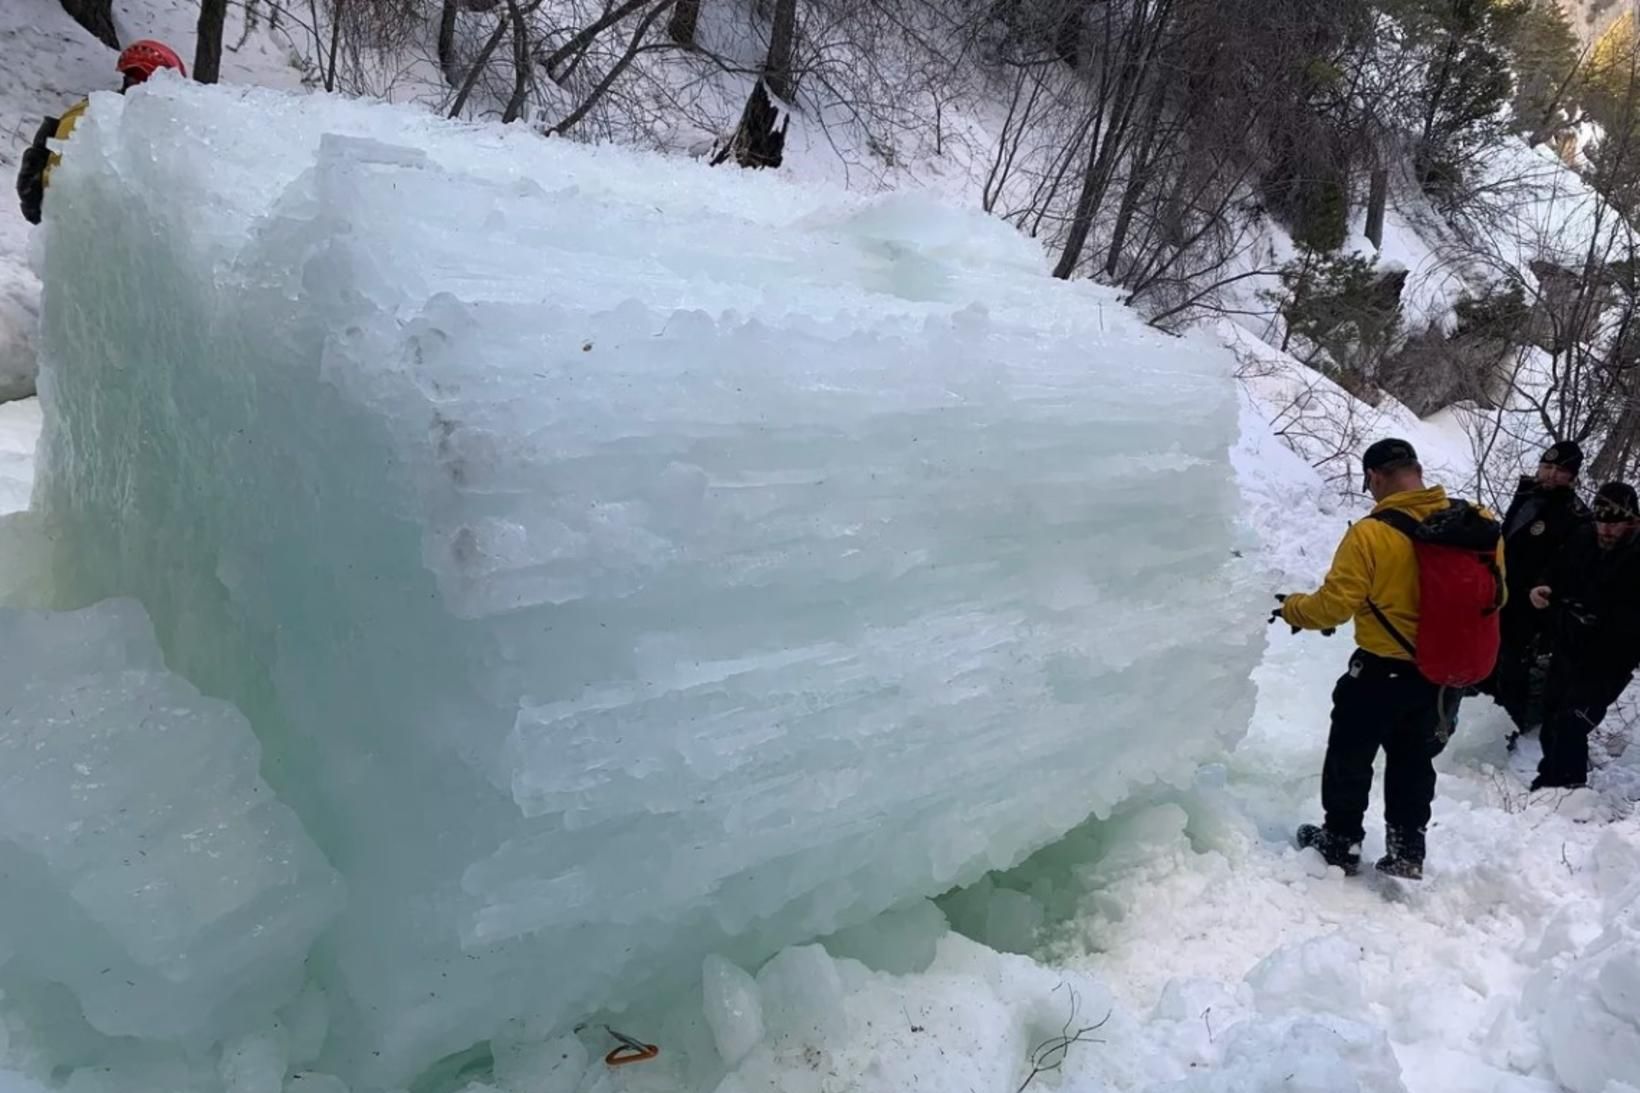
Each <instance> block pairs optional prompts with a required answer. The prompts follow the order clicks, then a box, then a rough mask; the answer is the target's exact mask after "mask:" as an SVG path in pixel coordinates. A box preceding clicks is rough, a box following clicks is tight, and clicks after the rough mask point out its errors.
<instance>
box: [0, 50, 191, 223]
mask: <svg viewBox="0 0 1640 1093" xmlns="http://www.w3.org/2000/svg"><path fill="white" fill-rule="evenodd" d="M115 65H116V67H117V68H118V70H119V73H120V76H121V77H122V78H123V81H124V82H123V83H122V85H121V87H120V93H121V94H122V95H123V94H124V93H125V92H127V91H129V90H131V88H133V87H135V86H136V85H137V84H139V83H142V82H143V81H144V80H146V79H147V78H148V77H150V76H152V75H153V74H154V73H155V72H158V71H159V70H160V69H162V68H171V69H175V70H176V71H177V72H178V73H180V74H181V75H184V76H186V75H187V74H188V70H187V69H186V68H184V67H183V64H182V58H181V57H178V56H177V55H176V51H175V50H173V49H172V48H171V47H170V46H168V45H166V44H165V43H163V42H156V41H154V40H152V39H150V38H144V39H142V40H140V41H136V42H132V43H131V44H130V45H128V46H126V47H125V49H123V50H122V51H121V52H120V56H119V60H118V61H116V62H115ZM90 105H91V100H90V99H81V100H80V101H79V102H77V103H75V104H74V105H73V106H71V107H69V108H68V109H67V110H65V111H63V113H62V116H61V117H56V118H46V119H45V121H43V122H41V123H40V128H39V130H38V131H36V132H35V134H34V141H33V143H32V144H30V145H29V146H28V148H26V149H24V151H23V161H22V164H21V166H20V167H19V168H18V171H17V199H18V201H19V202H20V203H21V204H22V207H23V218H24V219H25V220H27V221H28V222H29V223H30V224H38V223H39V222H40V218H41V216H42V214H43V213H44V212H45V197H46V187H47V186H48V185H49V184H50V182H51V169H52V168H53V167H55V166H56V165H57V162H58V160H59V159H60V158H61V157H60V156H59V154H58V153H56V152H53V151H52V150H51V146H50V143H49V142H50V141H53V140H56V141H63V140H67V139H68V136H69V134H70V133H72V132H74V126H75V125H76V124H77V123H78V122H79V120H80V117H81V116H82V115H83V114H84V113H85V111H86V107H88V106H90Z"/></svg>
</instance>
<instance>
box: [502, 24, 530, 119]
mask: <svg viewBox="0 0 1640 1093" xmlns="http://www.w3.org/2000/svg"><path fill="white" fill-rule="evenodd" d="M507 17H508V18H509V19H511V20H512V41H513V93H512V98H510V99H508V100H507V108H506V109H505V110H503V111H502V112H501V124H503V125H510V124H512V123H513V122H515V121H517V120H518V118H519V116H520V115H521V114H523V112H524V100H525V97H526V96H528V95H529V92H530V28H529V22H528V21H527V20H526V19H525V18H524V13H523V12H522V11H520V10H519V9H518V0H507Z"/></svg>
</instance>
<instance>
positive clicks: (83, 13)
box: [60, 0, 120, 49]
mask: <svg viewBox="0 0 1640 1093" xmlns="http://www.w3.org/2000/svg"><path fill="white" fill-rule="evenodd" d="M60 2H61V3H62V5H63V10H64V11H66V12H68V15H69V18H71V19H73V20H74V21H75V22H76V23H78V24H80V25H81V26H82V27H84V28H85V29H86V30H88V31H90V32H91V36H92V37H93V38H95V39H97V41H99V42H101V43H102V44H103V45H105V46H107V47H108V48H109V49H118V48H120V37H119V34H118V32H117V31H116V30H115V29H114V0H60Z"/></svg>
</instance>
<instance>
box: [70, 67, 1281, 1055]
mask: <svg viewBox="0 0 1640 1093" xmlns="http://www.w3.org/2000/svg"><path fill="white" fill-rule="evenodd" d="M161 134H163V135H164V141H163V143H164V146H165V147H166V148H167V154H166V155H164V156H156V155H155V154H154V149H155V148H156V147H158V146H159V144H160V143H161V142H160V141H159V136H160V135H161ZM75 140H76V149H75V152H76V154H75V155H74V156H73V157H71V158H68V159H65V161H64V164H63V167H62V169H61V172H60V174H59V176H58V177H57V179H56V181H55V182H54V191H53V199H54V201H55V202H56V204H57V207H58V209H59V210H60V211H61V212H62V214H63V215H60V216H55V217H52V218H50V219H49V222H48V224H47V227H46V239H45V259H44V275H45V279H46V286H47V288H46V294H45V314H44V323H43V348H44V356H43V371H42V402H43V404H44V405H45V407H46V414H47V420H46V430H45V435H44V437H43V440H42V456H41V460H42V463H41V475H42V479H41V484H40V487H39V490H38V504H39V505H40V508H41V517H42V518H43V519H44V520H45V521H46V522H47V524H48V525H49V527H50V530H51V532H52V534H54V535H56V536H57V537H58V539H59V541H60V543H61V544H62V549H61V555H60V557H59V559H58V564H57V567H56V571H55V581H56V583H57V591H58V594H59V596H60V597H62V598H65V599H67V600H69V601H72V602H87V601H90V600H95V599H97V598H100V597H104V596H108V595H116V594H122V595H133V596H136V597H138V598H140V599H141V600H142V601H143V602H144V603H145V604H146V605H147V607H148V608H149V610H150V612H151V613H152V615H153V617H154V622H155V627H156V630H157V631H158V633H159V635H160V639H161V642H162V644H163V645H164V647H165V650H166V656H167V660H168V662H169V663H170V664H171V665H173V666H174V667H175V668H177V669H178V670H179V671H181V672H183V673H184V674H185V675H187V676H188V677H189V678H190V679H191V680H193V681H194V682H195V683H196V684H197V685H199V686H200V687H201V688H202V689H204V690H206V691H207V692H208V693H212V694H220V695H224V696H227V697H230V698H232V699H233V700H234V701H236V702H237V703H238V704H239V705H240V706H241V707H242V708H243V709H244V710H245V712H246V713H247V714H248V716H249V717H250V720H251V723H252V725H253V727H254V728H255V730H256V732H257V734H258V735H259V736H260V738H261V740H262V743H263V746H264V748H265V749H266V752H267V755H268V759H267V761H266V762H265V763H264V768H265V772H266V775H267V778H268V780H269V782H270V783H271V784H272V785H273V786H274V788H275V789H276V790H277V791H278V792H279V795H280V797H281V799H282V800H283V801H285V802H287V803H288V804H289V805H290V806H291V807H293V808H294V809H295V810H296V811H297V813H298V814H299V815H300V816H301V817H302V819H303V821H304V823H305V824H306V826H307V828H308V830H309V831H310V832H311V833H312V836H313V838H314V840H315V842H316V843H317V844H318V845H319V846H320V847H321V849H322V850H323V851H324V853H325V854H326V855H327V857H328V859H329V861H330V862H331V863H332V864H333V865H334V866H335V867H336V868H337V869H338V870H339V871H340V872H341V873H342V874H343V876H344V877H345V878H346V881H347V884H348V889H349V899H348V902H347V906H346V909H345V910H344V911H343V912H342V914H341V917H340V918H339V919H338V920H337V922H336V924H335V926H334V927H333V928H332V930H331V932H330V934H329V935H328V938H329V939H328V941H327V943H326V945H325V946H324V947H323V948H322V949H321V950H320V953H319V955H318V957H317V959H316V961H315V968H316V969H317V972H318V976H319V979H320V980H321V981H322V983H323V984H324V986H325V988H326V990H327V992H328V993H329V994H330V999H331V1006H332V1018H333V1020H332V1025H331V1028H332V1036H331V1039H330V1046H329V1048H328V1050H327V1057H326V1060H325V1063H326V1066H327V1067H329V1068H330V1069H332V1070H335V1071H336V1072H339V1073H343V1074H345V1075H347V1076H348V1077H349V1078H350V1079H362V1080H364V1081H366V1082H368V1083H380V1082H398V1081H403V1080H405V1079H407V1078H409V1077H410V1076H412V1075H414V1074H415V1073H416V1072H417V1071H418V1070H419V1069H420V1068H422V1067H424V1066H425V1065H427V1064H428V1063H430V1062H431V1061H433V1060H434V1059H436V1058H437V1057H439V1056H440V1055H443V1054H444V1053H446V1052H450V1051H453V1050H457V1049H461V1048H464V1047H466V1046H468V1045H469V1044H471V1043H473V1042H475V1041H479V1040H483V1039H485V1038H486V1037H489V1036H491V1035H492V1034H494V1033H495V1031H496V1030H497V1028H498V1027H499V1025H500V1024H501V1022H502V1021H503V1020H505V1019H507V1018H511V1017H515V1016H520V1015H526V1014H527V1015H529V1017H530V1018H531V1019H532V1020H534V1021H536V1022H537V1023H539V1024H542V1025H545V1026H547V1027H566V1026H568V1025H570V1024H572V1023H574V1022H576V1021H579V1020H582V1019H584V1018H585V1017H587V1016H588V1015H589V1014H590V1013H592V1012H593V1011H595V1010H597V1009H598V1008H599V1007H601V1006H610V1005H617V1004H620V1003H623V1002H626V1001H629V1000H631V999H633V998H634V997H639V996H645V997H647V996H651V995H653V994H654V993H655V992H657V991H661V992H662V993H664V989H665V988H666V987H667V985H669V984H672V985H675V984H682V983H698V981H699V978H698V977H699V975H700V968H701V960H702V958H703V957H704V956H705V955H706V954H707V953H709V952H711V951H714V950H722V951H724V952H725V953H726V954H727V955H728V956H730V957H731V958H734V959H737V960H741V961H744V962H755V961H757V960H758V959H760V958H761V957H762V956H765V955H767V954H768V953H770V952H773V951H775V950H776V949H778V948H779V947H780V946H782V945H784V944H786V943H790V942H793V941H801V940H804V939H807V938H811V937H814V936H817V935H820V934H824V933H827V932H830V931H832V930H835V929H838V928H842V927H848V926H850V925H853V924H855V923H859V922H861V921H864V920H866V919H868V918H870V917H871V916H872V915H874V914H876V913H878V912H880V911H883V910H884V909H886V908H888V907H890V906H892V905H895V904H898V903H900V902H902V901H903V900H905V899H907V898H908V897H914V896H918V895H930V894H935V893H938V892H940V891H942V890H944V889H946V888H949V887H950V886H952V885H954V884H961V883H966V882H970V881H973V880H974V879H976V878H977V877H978V876H980V875H981V874H982V873H983V872H984V871H985V870H987V869H990V868H993V867H1001V866H1008V865H1011V864H1013V863H1015V862H1017V861H1018V860H1020V859H1021V858H1022V857H1023V856H1024V855H1025V854H1027V853H1029V852H1030V851H1031V850H1033V849H1035V848H1037V847H1039V846H1041V845H1043V844H1044V843H1046V842H1048V841H1050V840H1052V839H1054V838H1056V837H1057V836H1059V835H1060V834H1062V833H1063V832H1065V831H1066V830H1068V829H1069V828H1070V827H1072V826H1073V825H1075V824H1076V823H1078V822H1079V821H1080V820H1082V819H1083V818H1084V817H1085V816H1087V815H1088V814H1089V813H1090V812H1094V811H1106V810H1108V809H1110V808H1111V807H1112V806H1113V805H1115V804H1116V803H1118V802H1119V801H1121V800H1122V799H1123V798H1124V797H1126V796H1127V795H1128V794H1129V793H1131V792H1132V791H1133V789H1134V788H1135V787H1137V786H1141V785H1144V784H1147V783H1149V782H1151V781H1153V780H1183V779H1186V778H1188V777H1189V775H1190V773H1191V772H1192V770H1193V768H1194V766H1195V764H1196V763H1197V761H1198V760H1199V759H1200V757H1202V756H1203V755H1205V754H1210V753H1212V752H1214V751H1216V750H1218V749H1219V748H1221V747H1222V746H1223V744H1224V743H1225V742H1226V741H1229V740H1233V739H1234V738H1235V736H1236V735H1237V734H1239V732H1240V731H1241V730H1242V728H1243V727H1244V726H1245V723H1246V719H1247V715H1248V711H1249V708H1250V702H1251V697H1252V695H1251V687H1250V685H1249V683H1248V678H1247V677H1248V673H1249V671H1250V669H1251V667H1252V665H1253V664H1254V663H1255V661H1256V658H1257V654H1258V649H1259V642H1260V631H1261V622H1262V618H1261V616H1260V615H1259V613H1258V611H1257V609H1256V606H1255V604H1256V600H1255V597H1254V596H1253V594H1252V592H1251V591H1250V589H1248V588H1247V587H1246V583H1245V582H1244V581H1241V580H1240V579H1239V578H1240V577H1242V576H1245V574H1243V573H1242V570H1241V569H1240V567H1239V564H1238V563H1236V562H1235V561H1234V556H1235V553H1236V548H1237V546H1238V544H1239V538H1238V535H1239V532H1238V529H1237V527H1236V520H1235V507H1236V496H1235V490H1234V485H1233V482H1232V479H1231V474H1230V470H1229V466H1228V463H1227V460H1226V458H1225V453H1226V450H1227V448H1228V446H1229V445H1230V443H1231V442H1232V440H1233V439H1234V436H1235V430H1236V427H1237V404H1236V398H1235V392H1234V387H1233V384H1232V383H1231V379H1230V373H1231V367H1232V363H1231V358H1230V356H1229V355H1228V354H1227V353H1225V352H1224V351H1223V350H1222V349H1219V348H1215V347H1210V346H1208V345H1207V344H1205V343H1202V342H1197V341H1189V340H1175V339H1169V338H1165V337H1162V336H1160V335H1157V334H1155V333H1154V332H1151V331H1149V330H1147V329H1146V328H1144V327H1143V326H1141V325H1140V324H1138V323H1137V322H1135V321H1133V320H1132V319H1131V318H1130V317H1127V316H1125V315H1124V314H1123V313H1121V311H1120V309H1119V308H1117V307H1116V306H1114V304H1113V303H1112V300H1111V297H1110V295H1109V294H1107V293H1104V292H1102V291H1100V290H1097V289H1095V288H1093V287H1091V286H1087V285H1077V286H1067V285H1064V284H1061V283H1059V282H1055V281H1053V280H1051V279H1049V278H1048V277H1047V276H1046V275H1045V274H1044V272H1043V265H1044V263H1043V260H1042V257H1041V255H1040V254H1039V253H1038V252H1037V251H1036V249H1035V247H1034V245H1033V244H1031V243H1029V242H1028V241H1025V240H1023V239H1021V238H1020V237H1018V236H1016V235H1015V234H1014V233H1013V232H1011V231H1010V230H1009V229H1008V228H1006V227H1005V226H1003V225H1001V224H998V223H996V222H995V221H991V220H988V219H986V218H984V217H981V216H979V215H977V214H965V213H957V212H954V211H951V210H948V209H944V208H941V207H939V206H937V205H933V204H930V203H927V202H924V201H921V200H916V199H910V198H894V199H889V200H884V201H879V202H869V203H868V202H860V201H857V200H853V199H850V198H847V197H846V196H845V195H842V194H840V193H836V192H831V191H826V190H821V189H805V190H798V189H793V188H789V187H787V186H784V185H782V184H781V183H780V182H779V181H778V180H776V179H772V178H758V177H750V176H745V175H739V174H732V173H714V172H709V171H707V170H704V169H702V168H700V167H698V166H694V165H690V164H679V163H673V162H667V161H664V160H660V159H656V158H645V157H640V156H636V155H632V154H627V153H622V152H618V151H614V150H607V149H606V150H589V149H585V148H579V147H574V146H571V145H568V144H565V143H561V142H543V141H539V140H537V139H534V138H528V137H526V138H522V139H520V138H517V137H515V136H513V135H511V134H503V133H498V132H496V131H474V130H472V129H470V128H464V127H457V126H451V125H445V124H440V123H437V122H435V121H433V120H430V119H428V118H427V117H425V116H424V115H420V114H416V113H411V112H408V111H403V110H399V109H394V108H389V107H383V106H370V105H366V104H362V103H352V102H344V101H338V100H329V99H316V100H301V99H295V98H288V97H282V96H279V95H276V94H272V93H254V92H251V93H234V92H231V91H227V90H221V89H216V90H211V89H201V88H197V87H194V86H189V85H184V84H182V83H180V82H178V81H172V80H166V79H163V78H161V79H158V80H156V81H153V82H152V83H151V84H150V85H148V86H145V87H144V88H142V89H141V90H140V91H138V92H136V93H133V94H132V95H130V96H127V97H125V98H123V99H122V98H119V97H116V96H97V97H96V98H95V99H94V102H93V108H92V111H91V113H90V115H89V117H88V118H87V119H86V121H85V122H84V123H83V125H82V127H81V129H80V130H79V131H78V132H77V133H76V136H75ZM207 162H208V163H209V164H210V170H209V171H202V170H200V169H198V165H199V164H201V163H207ZM93 252H95V253H96V255H97V256H98V261H96V262H94V263H93V262H88V261H87V259H88V257H89V256H90V255H91V254H92V253H93ZM113 526H118V527H119V528H120V533H119V534H117V535H110V534H108V528H110V527H113Z"/></svg>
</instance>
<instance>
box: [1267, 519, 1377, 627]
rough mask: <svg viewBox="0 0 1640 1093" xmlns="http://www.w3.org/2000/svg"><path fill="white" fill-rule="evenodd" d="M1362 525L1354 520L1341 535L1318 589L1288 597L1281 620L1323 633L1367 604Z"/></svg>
mask: <svg viewBox="0 0 1640 1093" xmlns="http://www.w3.org/2000/svg"><path fill="white" fill-rule="evenodd" d="M1364 522H1365V521H1357V522H1356V523H1355V524H1354V525H1353V526H1351V528H1350V530H1349V531H1347V532H1345V533H1344V541H1343V542H1341V543H1339V544H1338V551H1337V553H1335V554H1334V555H1333V562H1332V568H1331V569H1330V570H1328V571H1327V579H1326V580H1324V581H1322V582H1321V587H1320V588H1318V589H1316V590H1315V591H1314V592H1310V593H1302V592H1301V593H1297V594H1295V595H1292V596H1288V597H1287V602H1286V603H1284V604H1282V605H1281V617H1282V618H1283V619H1286V620H1287V622H1288V623H1289V624H1291V625H1293V626H1297V627H1299V628H1300V629H1303V630H1326V629H1329V628H1332V627H1335V626H1342V625H1344V624H1345V623H1346V622H1349V621H1350V620H1351V619H1353V618H1355V615H1356V613H1357V612H1358V611H1360V610H1361V608H1362V607H1364V606H1365V605H1366V602H1367V596H1368V595H1369V594H1370V593H1371V591H1372V573H1373V565H1372V556H1371V554H1369V553H1368V551H1367V545H1366V543H1365V542H1364V541H1363V534H1362V530H1361V525H1362V523H1364Z"/></svg>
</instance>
